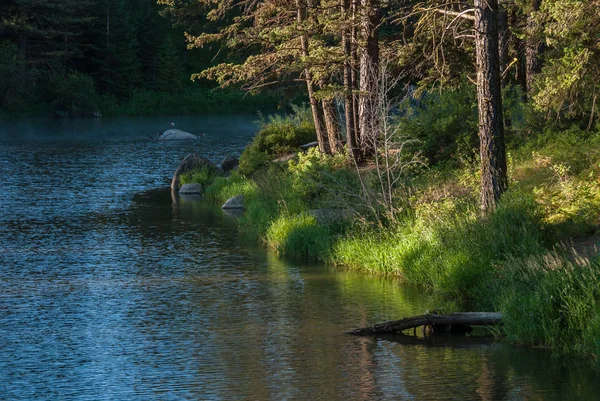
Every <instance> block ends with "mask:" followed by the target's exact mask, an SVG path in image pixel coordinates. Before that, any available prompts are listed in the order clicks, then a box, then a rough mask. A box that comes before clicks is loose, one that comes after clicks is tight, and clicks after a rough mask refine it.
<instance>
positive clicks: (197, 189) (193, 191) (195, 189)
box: [179, 184, 202, 195]
mask: <svg viewBox="0 0 600 401" xmlns="http://www.w3.org/2000/svg"><path fill="white" fill-rule="evenodd" d="M179 193H180V194H184V195H200V194H202V185H201V184H184V185H183V186H182V187H181V188H179Z"/></svg>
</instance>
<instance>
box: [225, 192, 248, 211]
mask: <svg viewBox="0 0 600 401" xmlns="http://www.w3.org/2000/svg"><path fill="white" fill-rule="evenodd" d="M221 208H222V209H244V195H236V196H234V197H233V198H229V199H227V202H225V203H224V204H223V206H221Z"/></svg>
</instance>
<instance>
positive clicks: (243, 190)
mask: <svg viewBox="0 0 600 401" xmlns="http://www.w3.org/2000/svg"><path fill="white" fill-rule="evenodd" d="M256 190H257V186H256V184H255V183H254V181H252V180H249V179H248V178H246V177H244V176H242V175H240V174H238V173H237V172H233V173H232V174H231V175H230V176H229V177H216V178H215V179H214V181H213V183H212V184H211V185H210V186H209V187H208V188H207V189H206V191H205V193H204V196H205V197H206V198H207V199H209V200H212V201H215V202H219V203H223V202H225V201H226V200H227V199H229V198H233V197H234V196H237V195H244V198H245V199H246V200H249V199H252V198H253V197H255V196H256Z"/></svg>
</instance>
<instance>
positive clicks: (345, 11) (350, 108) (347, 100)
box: [340, 0, 358, 160]
mask: <svg viewBox="0 0 600 401" xmlns="http://www.w3.org/2000/svg"><path fill="white" fill-rule="evenodd" d="M349 11H350V1H349V0H340V14H341V18H342V21H343V23H348V16H349ZM350 35H351V32H350V30H349V29H348V27H347V26H346V25H344V27H343V28H342V46H343V49H344V112H345V119H346V143H347V146H348V152H349V155H350V157H352V158H354V160H357V159H358V142H357V138H356V129H355V127H356V126H355V124H354V119H355V116H354V95H353V93H352V92H353V89H354V87H353V85H352V43H351V39H352V37H351V36H350Z"/></svg>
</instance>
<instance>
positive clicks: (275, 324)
mask: <svg viewBox="0 0 600 401" xmlns="http://www.w3.org/2000/svg"><path fill="white" fill-rule="evenodd" d="M171 121H174V122H176V126H177V128H181V129H184V130H186V131H190V132H192V133H196V134H205V135H201V136H200V139H199V140H197V141H192V142H156V141H150V140H148V139H147V137H146V136H147V135H153V134H155V133H156V131H159V130H163V129H166V128H168V127H169V123H170V122H171ZM254 130H255V126H254V125H253V118H252V117H244V116H239V117H214V118H209V117H186V118H182V117H180V118H172V117H164V118H135V119H116V120H107V119H103V120H70V121H67V120H55V121H36V120H29V121H19V122H3V123H0V176H1V177H2V179H1V182H2V192H1V196H0V399H2V400H34V399H40V400H205V399H206V400H233V399H246V400H265V399H269V400H290V399H297V400H365V399H372V400H451V399H453V400H592V399H600V377H599V376H598V375H597V374H596V373H594V372H591V371H589V370H588V369H586V368H585V367H583V366H580V365H582V364H579V363H578V362H577V361H565V360H561V359H556V358H552V357H551V356H550V355H549V354H548V353H547V352H544V351H541V350H534V349H528V348H514V347H510V346H506V345H501V344H494V343H493V342H490V341H489V340H485V341H481V340H476V339H471V340H470V341H465V340H452V339H445V338H439V339H436V340H435V341H433V342H426V341H424V340H422V339H420V340H415V341H401V340H398V339H371V338H356V337H352V336H348V335H345V334H343V333H344V331H346V330H348V329H350V328H353V327H357V326H365V325H368V324H371V323H374V322H378V321H382V320H387V319H394V318H400V317H403V316H407V315H411V314H416V313H422V312H423V311H424V310H425V309H426V300H425V296H424V295H423V294H422V293H420V292H419V291H418V290H414V289H410V288H408V287H405V286H402V285H400V284H399V283H398V282H396V281H393V280H388V279H384V278H376V277H366V276H361V275H356V274H351V273H348V272H342V271H335V270H334V269H332V268H329V267H326V266H320V265H305V264H299V263H293V262H285V261H281V260H278V259H276V258H275V257H273V256H272V255H270V254H268V253H267V252H265V251H264V250H263V249H261V248H259V247H256V246H253V245H252V244H248V243H245V242H244V241H243V240H242V239H241V237H240V236H239V234H238V232H237V229H236V226H235V221H234V220H233V219H232V218H230V217H228V216H226V215H224V214H223V213H222V212H221V210H220V209H218V208H217V207H214V206H211V205H207V204H205V203H202V202H197V201H192V200H185V199H180V198H177V197H174V198H172V197H171V194H170V192H169V191H165V190H156V189H157V188H161V187H164V186H166V185H168V183H169V179H170V175H171V174H172V172H173V171H174V169H175V168H176V167H177V164H178V162H179V161H180V160H181V159H182V158H183V157H184V156H185V155H186V154H188V153H192V152H196V153H200V154H201V155H203V156H206V157H208V158H209V159H211V160H213V161H215V162H219V161H220V160H221V159H222V158H223V157H224V156H225V155H226V154H228V153H233V154H239V152H240V151H241V150H242V149H243V147H244V146H245V145H246V144H247V143H248V142H249V140H250V138H251V135H252V133H253V132H254ZM467 340H468V339H467Z"/></svg>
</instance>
